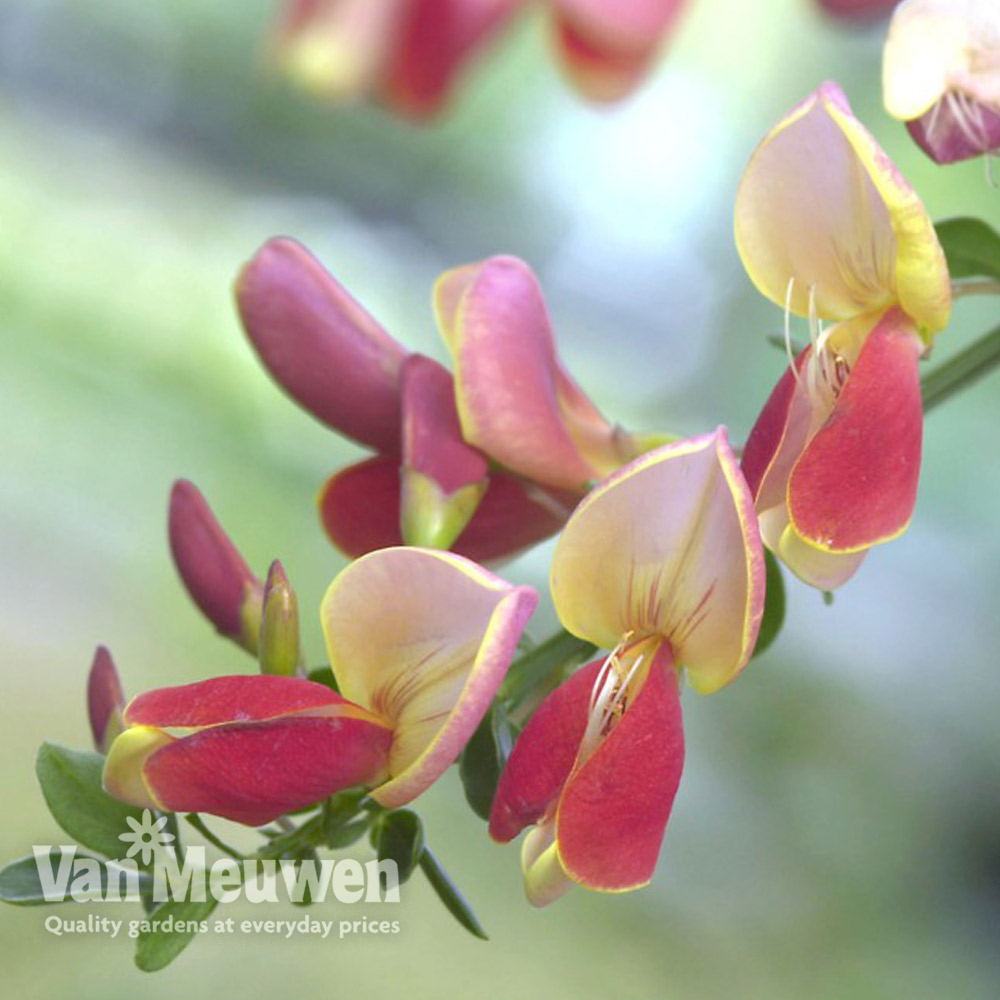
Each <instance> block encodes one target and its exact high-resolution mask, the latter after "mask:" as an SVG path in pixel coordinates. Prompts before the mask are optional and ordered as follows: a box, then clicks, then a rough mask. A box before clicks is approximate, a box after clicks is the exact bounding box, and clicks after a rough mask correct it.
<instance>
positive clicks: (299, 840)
mask: <svg viewBox="0 0 1000 1000" xmlns="http://www.w3.org/2000/svg"><path fill="white" fill-rule="evenodd" d="M322 843H323V816H322V814H320V815H319V816H313V817H312V819H309V820H306V822H305V823H303V824H302V826H298V827H295V828H294V829H292V830H290V831H289V832H287V833H285V834H283V835H282V836H280V837H275V838H274V840H272V841H270V842H269V843H267V844H264V845H263V847H260V848H258V850H257V853H256V854H255V855H254V857H255V858H277V857H280V856H281V855H282V854H288V853H290V852H295V851H299V850H302V849H303V848H311V847H318V846H319V845H320V844H322Z"/></svg>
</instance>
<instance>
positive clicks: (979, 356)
mask: <svg viewBox="0 0 1000 1000" xmlns="http://www.w3.org/2000/svg"><path fill="white" fill-rule="evenodd" d="M997 365H1000V326H998V327H994V328H993V329H992V330H990V331H989V332H988V333H984V334H983V336H982V337H980V338H979V339H978V340H977V341H975V342H974V343H973V344H970V345H969V346H968V347H967V348H965V350H964V351H961V352H960V353H958V354H956V355H955V356H954V357H951V358H949V359H948V360H947V361H945V362H943V363H942V364H940V365H938V366H937V367H936V368H934V369H933V371H931V372H928V374H926V375H925V376H924V377H923V378H922V379H921V380H920V393H921V395H922V396H923V401H924V412H925V413H926V412H927V411H928V410H930V409H931V408H932V407H934V406H937V405H938V404H939V403H943V402H944V401H945V400H946V399H948V398H949V397H950V396H953V395H954V394H955V393H956V392H958V391H959V390H960V389H964V388H965V387H966V386H967V385H971V384H972V383H973V382H975V381H976V379H978V378H981V377H982V376H983V375H985V374H987V372H990V371H992V370H993V369H994V368H996V367H997Z"/></svg>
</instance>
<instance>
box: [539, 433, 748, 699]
mask: <svg viewBox="0 0 1000 1000" xmlns="http://www.w3.org/2000/svg"><path fill="white" fill-rule="evenodd" d="M550 582H551V587H552V597H553V600H554V602H555V606H556V611H557V612H558V614H559V617H560V619H561V620H562V623H563V625H564V626H565V627H566V628H567V629H568V630H569V631H570V632H573V633H574V634H576V635H579V636H581V637H582V638H584V639H588V640H589V641H591V642H594V643H596V644H597V645H598V646H603V647H605V648H608V649H610V648H613V647H614V646H615V645H616V644H617V643H618V642H619V640H620V639H621V637H622V636H624V635H626V634H627V633H633V634H634V635H636V636H637V637H642V636H646V635H659V636H662V637H663V638H665V639H667V640H668V641H669V643H670V645H671V648H672V649H673V652H674V659H675V662H676V663H677V665H678V666H681V667H685V668H687V670H688V674H689V678H690V681H691V684H692V686H694V687H695V688H696V689H698V690H700V691H705V692H708V691H714V690H716V689H718V688H720V687H722V686H723V685H724V684H726V683H727V682H728V681H729V680H731V679H732V678H733V677H734V676H735V675H736V674H737V673H739V671H740V670H741V669H742V668H743V666H744V665H745V664H746V662H747V659H748V658H749V656H750V653H751V651H752V649H753V644H754V642H755V641H756V637H757V630H758V627H759V625H760V616H761V614H762V612H763V599H764V556H763V549H762V547H761V542H760V531H759V528H758V524H757V515H756V512H755V510H754V506H753V500H752V498H751V496H750V491H749V489H748V488H747V485H746V482H745V481H744V479H743V476H742V474H741V472H740V471H739V468H738V466H737V464H736V460H735V458H734V457H733V454H732V451H731V449H730V447H729V442H728V440H727V438H726V433H725V429H724V428H721V427H720V428H719V429H718V430H717V431H716V432H715V433H714V434H708V435H705V436H703V437H699V438H693V439H690V440H687V441H680V442H678V443H676V444H673V445H668V446H666V447H664V448H660V449H657V450H656V451H653V452H649V453H648V454H646V455H643V456H642V457H640V458H638V459H636V460H635V461H634V462H632V463H631V464H629V465H628V466H626V467H625V468H624V469H622V470H620V471H619V472H618V473H616V474H615V475H614V476H612V477H610V478H609V479H607V480H606V481H605V482H604V483H602V484H601V485H600V486H599V487H597V489H595V490H594V491H592V492H591V493H590V494H589V495H588V496H587V497H586V498H585V499H584V500H583V501H582V502H581V504H580V506H579V507H578V508H577V509H576V511H575V513H574V514H573V516H572V517H571V518H570V520H569V522H568V523H567V525H566V527H565V529H564V530H563V533H562V535H561V537H560V539H559V542H558V544H557V545H556V550H555V553H554V555H553V560H552V573H551V579H550Z"/></svg>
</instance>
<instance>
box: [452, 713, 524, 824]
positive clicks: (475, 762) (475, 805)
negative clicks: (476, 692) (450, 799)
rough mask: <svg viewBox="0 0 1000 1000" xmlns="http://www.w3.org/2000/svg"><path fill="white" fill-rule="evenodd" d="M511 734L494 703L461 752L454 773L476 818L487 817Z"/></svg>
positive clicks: (508, 750) (512, 735)
mask: <svg viewBox="0 0 1000 1000" xmlns="http://www.w3.org/2000/svg"><path fill="white" fill-rule="evenodd" d="M514 735H515V734H514V727H513V726H512V725H511V722H510V719H509V718H508V717H507V713H506V711H505V710H504V707H503V704H502V703H501V702H494V704H493V707H492V708H491V709H490V710H489V711H488V712H487V713H486V715H485V716H483V721H482V722H480V723H479V726H478V728H477V729H476V731H475V732H474V733H473V734H472V738H471V739H470V740H469V742H468V743H467V744H466V745H465V750H464V751H463V752H462V760H461V763H460V764H459V769H458V773H459V775H460V777H461V779H462V787H463V788H464V789H465V798H466V801H467V802H468V803H469V805H470V806H471V807H472V811H473V812H474V813H475V814H476V815H477V816H478V817H479V818H480V819H485V820H489V818H490V807H491V806H492V805H493V796H494V795H496V790H497V782H498V781H499V780H500V774H501V773H502V772H503V769H504V765H505V764H506V763H507V758H508V757H509V756H510V750H511V747H512V746H513V745H514Z"/></svg>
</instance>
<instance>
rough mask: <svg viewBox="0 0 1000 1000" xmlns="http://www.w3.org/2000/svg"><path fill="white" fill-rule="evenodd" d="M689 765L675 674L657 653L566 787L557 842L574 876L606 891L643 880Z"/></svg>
mask: <svg viewBox="0 0 1000 1000" xmlns="http://www.w3.org/2000/svg"><path fill="white" fill-rule="evenodd" d="M659 659H660V658H659V657H657V661H658V660H659ZM683 766H684V732H683V725H682V721H681V705H680V696H679V690H678V680H677V675H676V673H675V672H674V671H673V670H672V669H667V670H664V669H662V667H660V666H658V664H657V662H656V661H654V664H653V666H652V667H651V668H650V671H649V675H648V677H647V679H646V683H645V684H644V685H643V687H642V690H641V691H640V692H639V694H638V695H637V696H636V698H635V700H634V702H633V704H632V705H631V707H630V708H629V709H628V710H627V711H626V712H625V715H624V716H623V718H622V720H621V722H619V723H618V725H617V726H616V727H615V728H614V730H612V732H611V734H610V735H609V736H608V737H607V738H606V739H605V740H604V742H603V743H602V744H601V745H600V747H599V748H598V749H597V750H596V751H595V752H594V753H593V755H592V756H591V757H590V759H589V760H587V762H586V763H585V764H584V765H583V766H582V767H581V768H580V769H579V770H578V771H577V772H576V773H575V774H574V775H573V777H571V778H570V780H569V782H568V783H567V785H566V789H565V791H564V792H563V796H562V800H561V801H560V803H559V810H558V812H557V814H556V842H557V844H558V850H559V858H560V860H561V862H562V864H563V867H564V868H565V869H566V873H567V874H568V875H569V876H570V878H572V879H573V880H574V881H577V882H579V883H581V884H582V885H584V886H586V887H587V888H590V889H600V890H604V891H606V892H622V891H625V890H627V889H635V888H638V887H639V886H642V885H645V884H646V883H647V882H648V881H649V879H650V878H651V877H652V874H653V869H654V868H655V867H656V859H657V857H658V855H659V853H660V845H661V843H662V841H663V831H664V830H665V829H666V825H667V820H668V819H669V817H670V810H671V807H672V806H673V803H674V796H675V795H676V794H677V786H678V785H679V784H680V780H681V770H682V768H683Z"/></svg>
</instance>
